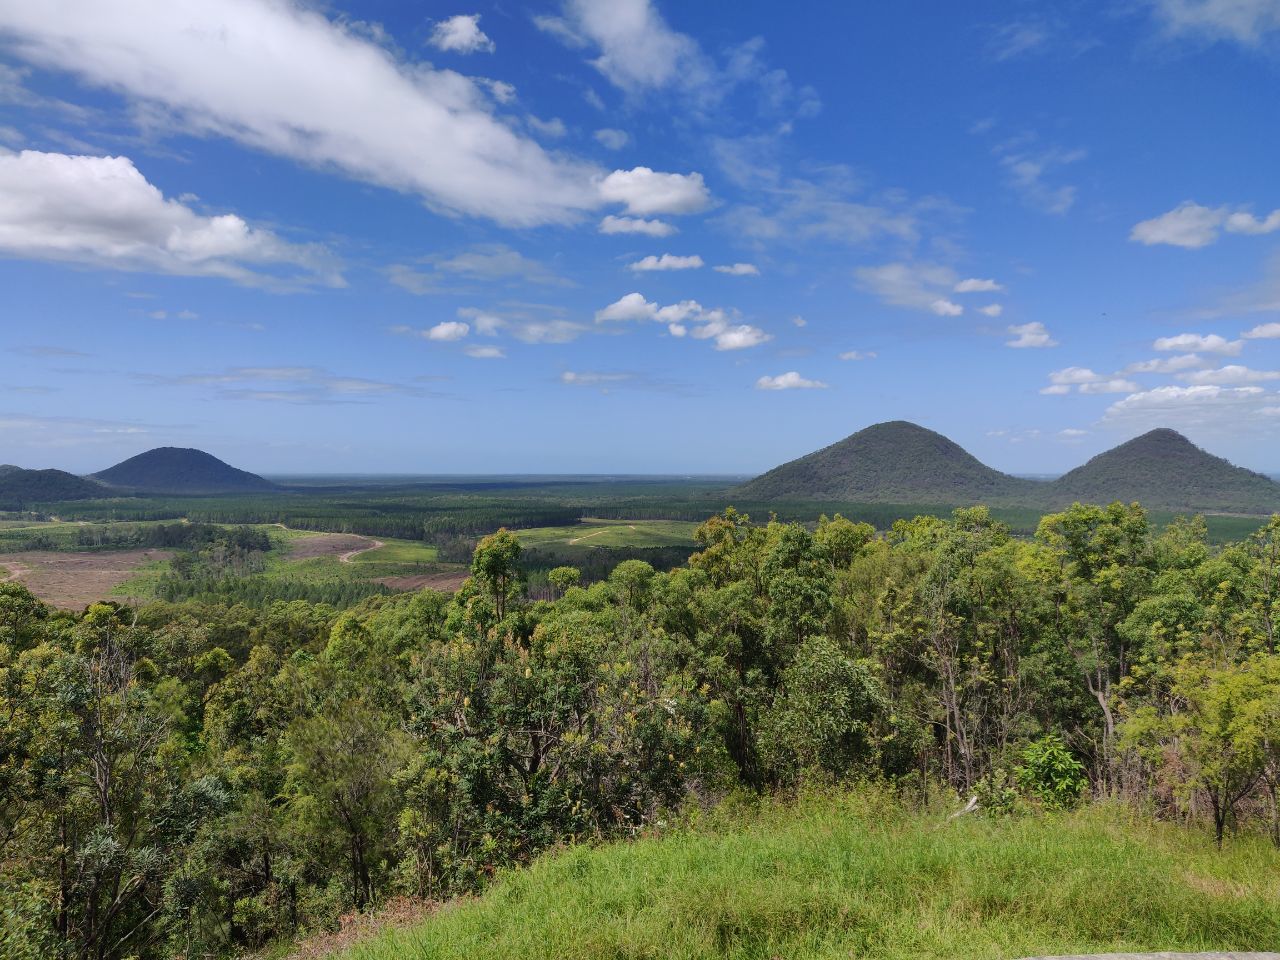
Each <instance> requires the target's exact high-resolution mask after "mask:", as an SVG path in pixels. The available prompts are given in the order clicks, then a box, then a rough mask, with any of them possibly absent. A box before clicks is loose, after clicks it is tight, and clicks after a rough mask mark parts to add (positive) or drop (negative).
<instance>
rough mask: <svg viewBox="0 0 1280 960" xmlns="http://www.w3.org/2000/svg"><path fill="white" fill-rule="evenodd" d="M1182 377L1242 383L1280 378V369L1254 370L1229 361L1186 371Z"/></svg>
mask: <svg viewBox="0 0 1280 960" xmlns="http://www.w3.org/2000/svg"><path fill="white" fill-rule="evenodd" d="M1182 379H1183V380H1186V381H1187V382H1188V383H1214V384H1222V385H1228V386H1230V385H1235V384H1240V383H1264V382H1266V381H1268V380H1280V370H1252V369H1250V368H1249V367H1246V366H1243V365H1241V364H1238V363H1229V364H1227V365H1226V366H1224V367H1218V368H1217V369H1216V370H1197V371H1196V372H1194V373H1184V374H1183V375H1182Z"/></svg>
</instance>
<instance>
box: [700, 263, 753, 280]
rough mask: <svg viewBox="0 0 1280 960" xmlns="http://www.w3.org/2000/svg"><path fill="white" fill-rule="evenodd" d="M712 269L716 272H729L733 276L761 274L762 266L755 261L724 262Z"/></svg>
mask: <svg viewBox="0 0 1280 960" xmlns="http://www.w3.org/2000/svg"><path fill="white" fill-rule="evenodd" d="M711 269H712V270H714V271H715V272H716V273H727V274H728V275H729V276H731V277H758V276H760V268H759V267H757V266H756V265H755V264H754V263H724V264H721V265H719V266H716V267H712V268H711Z"/></svg>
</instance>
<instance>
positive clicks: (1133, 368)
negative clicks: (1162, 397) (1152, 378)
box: [1124, 353, 1204, 373]
mask: <svg viewBox="0 0 1280 960" xmlns="http://www.w3.org/2000/svg"><path fill="white" fill-rule="evenodd" d="M1202 366H1204V360H1202V359H1201V358H1200V355H1199V354H1196V353H1183V354H1180V355H1178V356H1176V357H1157V358H1156V359H1154V360H1140V361H1138V362H1137V363H1131V364H1129V365H1128V366H1127V367H1125V368H1124V372H1125V373H1182V372H1183V371H1184V370H1194V369H1195V368H1196V367H1202Z"/></svg>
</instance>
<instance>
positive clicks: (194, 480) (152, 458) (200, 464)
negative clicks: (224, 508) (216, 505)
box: [93, 447, 276, 493]
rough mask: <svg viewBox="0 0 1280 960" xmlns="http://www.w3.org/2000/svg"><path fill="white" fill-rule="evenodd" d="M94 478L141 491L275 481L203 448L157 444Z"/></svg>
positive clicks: (236, 487) (209, 489) (221, 488)
mask: <svg viewBox="0 0 1280 960" xmlns="http://www.w3.org/2000/svg"><path fill="white" fill-rule="evenodd" d="M93 476H94V478H95V479H97V480H101V481H102V482H103V483H106V484H110V485H111V486H113V487H117V488H120V489H123V490H131V491H139V492H141V493H247V492H252V491H255V490H274V489H275V488H276V485H275V484H274V483H271V482H270V481H269V480H264V479H263V478H262V477H260V476H258V475H257V474H255V473H249V472H247V471H245V470H237V469H236V468H235V467H233V466H231V465H229V464H226V463H223V462H222V461H221V460H219V459H218V458H217V457H215V456H213V455H212V454H208V453H205V452H204V451H203V450H191V449H187V448H184V447H157V448H156V449H154V450H148V451H147V452H146V453H140V454H138V455H137V456H136V457H130V458H129V459H128V460H125V461H123V462H121V463H117V464H116V465H115V466H114V467H109V468H108V469H106V470H103V471H102V472H101V473H95V474H94V475H93Z"/></svg>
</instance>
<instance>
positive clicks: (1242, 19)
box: [1148, 0, 1280, 47]
mask: <svg viewBox="0 0 1280 960" xmlns="http://www.w3.org/2000/svg"><path fill="white" fill-rule="evenodd" d="M1148 2H1149V3H1150V4H1151V7H1152V10H1153V12H1154V14H1155V16H1156V19H1157V20H1159V21H1160V23H1161V25H1162V27H1163V28H1164V30H1165V32H1166V33H1168V34H1169V35H1171V36H1193V37H1198V38H1201V39H1206V40H1230V41H1234V42H1235V43H1238V44H1240V45H1241V46H1245V47H1256V46H1258V45H1259V44H1260V43H1261V42H1262V40H1263V39H1264V38H1265V37H1266V36H1267V35H1268V34H1270V33H1272V32H1274V31H1276V30H1280V4H1277V3H1276V2H1275V0H1148Z"/></svg>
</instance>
